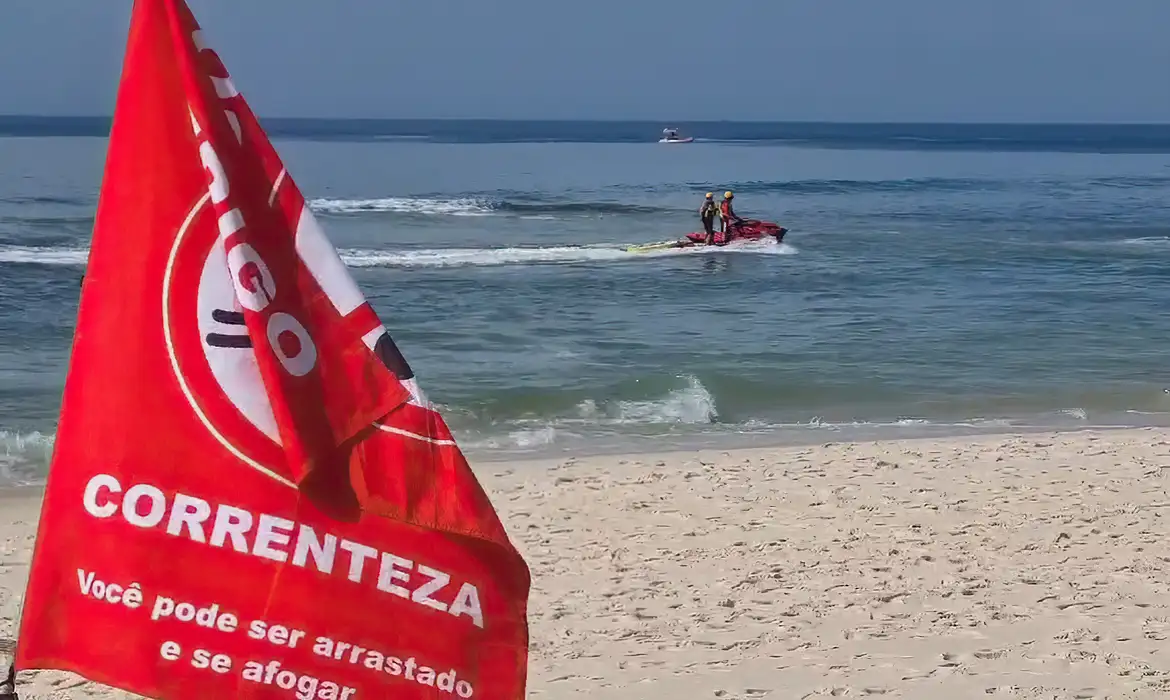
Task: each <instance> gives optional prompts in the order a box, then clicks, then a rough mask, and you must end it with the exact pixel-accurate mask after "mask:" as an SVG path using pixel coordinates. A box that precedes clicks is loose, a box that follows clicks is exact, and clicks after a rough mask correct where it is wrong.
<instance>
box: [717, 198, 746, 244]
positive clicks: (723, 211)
mask: <svg viewBox="0 0 1170 700" xmlns="http://www.w3.org/2000/svg"><path fill="white" fill-rule="evenodd" d="M734 198H735V195H734V194H732V193H731V192H730V191H727V192H724V193H723V203H722V204H720V205H719V223H720V226H719V229H720V231H722V232H723V242H724V243H730V242H731V235H732V233H733V231H732V228H731V227H732V226H735V225H737V224H739V222H740V221H743V219H740V218H739V217H738V216H736V215H735V210H734V209H732V207H731V200H732V199H734Z"/></svg>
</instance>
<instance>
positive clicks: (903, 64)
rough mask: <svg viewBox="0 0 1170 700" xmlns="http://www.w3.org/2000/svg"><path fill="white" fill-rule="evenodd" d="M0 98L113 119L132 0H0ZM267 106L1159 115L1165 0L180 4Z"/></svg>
mask: <svg viewBox="0 0 1170 700" xmlns="http://www.w3.org/2000/svg"><path fill="white" fill-rule="evenodd" d="M2 2H3V4H4V9H3V21H2V22H0V65H2V66H5V69H4V70H3V71H0V96H2V97H0V113H9V114H13V113H17V114H109V113H110V112H111V111H112V109H113V100H114V92H115V89H116V82H117V77H118V71H119V66H120V63H121V58H122V51H123V49H124V46H125V36H126V26H127V21H128V17H129V12H130V6H131V2H130V0H2ZM190 5H191V7H192V9H193V10H194V12H195V14H196V16H197V17H198V18H199V20H200V22H201V23H202V24H203V26H204V28H205V30H206V32H207V34H208V36H209V39H210V40H211V42H212V44H213V45H214V46H215V47H216V48H217V49H218V50H219V51H220V54H221V55H222V56H223V58H224V60H225V62H226V63H227V66H228V69H229V70H230V71H231V72H232V74H233V76H234V77H235V79H236V83H237V85H238V86H239V87H240V88H241V89H242V90H243V91H244V93H245V95H246V96H247V97H248V99H249V101H250V102H251V104H252V106H253V108H254V109H256V110H257V111H258V112H259V113H260V114H261V115H265V116H315V117H354V116H359V117H500V118H553V119H559V118H580V119H590V118H614V119H621V118H632V119H638V118H645V119H655V120H667V121H673V120H698V119H729V120H735V119H758V120H806V119H807V120H832V121H903V120H904V121H1076V122H1082V121H1108V122H1116V121H1146V122H1150V121H1152V122H1170V82H1168V81H1167V78H1166V70H1167V68H1166V67H1167V66H1168V65H1170V41H1167V40H1166V35H1167V31H1168V29H1167V28H1168V27H1170V0H1116V2H1105V1H1104V0H980V1H978V2H976V1H974V0H965V1H963V2H954V1H953V0H880V1H876V0H723V1H715V2H698V1H697V0H673V1H672V2H667V1H666V0H586V1H580V0H577V1H573V0H492V1H491V2H484V1H482V0H478V1H473V0H421V1H420V0H414V1H412V2H402V1H401V0H386V1H384V2H383V1H379V0H313V1H312V2H310V1H308V0H190Z"/></svg>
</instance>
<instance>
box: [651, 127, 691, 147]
mask: <svg viewBox="0 0 1170 700" xmlns="http://www.w3.org/2000/svg"><path fill="white" fill-rule="evenodd" d="M694 140H695V139H694V138H693V137H691V136H687V137H685V138H684V137H682V136H679V135H678V129H671V128H669V127H668V128H666V129H663V130H662V138H660V139H658V143H690V142H691V141H694Z"/></svg>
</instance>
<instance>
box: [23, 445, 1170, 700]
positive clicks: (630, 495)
mask: <svg viewBox="0 0 1170 700" xmlns="http://www.w3.org/2000/svg"><path fill="white" fill-rule="evenodd" d="M473 468H475V469H476V471H477V475H478V476H479V478H480V481H481V483H483V485H484V487H485V488H486V489H487V491H488V493H489V495H490V497H491V498H492V502H493V503H494V504H495V505H496V508H497V510H498V512H499V514H500V517H501V519H502V521H503V522H504V525H505V527H506V528H507V530H508V532H509V535H510V536H511V537H512V539H513V541H514V542H515V543H516V546H517V548H518V549H519V550H520V551H521V553H522V554H523V555H524V556H525V558H526V560H527V561H528V563H529V567H530V569H531V571H532V577H533V579H532V580H533V584H532V592H531V596H530V601H529V609H530V616H529V624H530V630H531V650H530V673H529V676H530V681H529V692H528V697H530V698H544V697H549V698H562V697H589V698H591V699H592V698H601V699H603V700H606V699H611V700H633V699H635V698H644V697H720V698H726V699H729V700H731V699H741V700H746V699H748V698H752V699H759V698H764V697H769V698H773V697H784V698H787V697H810V698H815V697H833V696H847V697H853V696H862V695H875V694H876V695H881V694H886V693H892V694H894V695H895V696H898V697H913V698H921V699H922V700H926V699H928V698H930V699H933V698H937V697H946V696H948V695H950V696H954V697H976V696H982V695H984V694H990V695H995V696H1000V697H1015V698H1041V697H1043V698H1053V697H1055V698H1074V697H1078V698H1091V697H1106V696H1113V697H1116V696H1119V695H1121V694H1124V693H1135V692H1136V693H1139V694H1143V693H1155V692H1165V691H1167V690H1170V652H1167V651H1166V650H1165V644H1164V641H1165V640H1166V639H1170V623H1168V622H1166V621H1167V620H1170V598H1168V597H1167V593H1170V582H1167V581H1166V578H1165V576H1164V575H1163V572H1164V570H1165V562H1166V561H1170V541H1168V540H1166V538H1165V537H1164V536H1163V534H1164V532H1165V528H1166V524H1165V522H1164V520H1165V518H1168V517H1170V430H1166V429H1159V428H1138V429H1104V430H1101V429H1098V430H1078V431H1060V432H1053V431H1049V432H1031V433H1026V434H1025V433H1011V434H996V435H979V436H963V437H949V438H938V437H919V438H910V439H900V440H876V441H858V442H848V441H837V442H822V443H820V444H815V445H804V446H786V447H769V446H761V447H751V448H739V449H730V450H725V449H718V448H715V449H707V450H700V451H689V450H688V451H677V450H670V451H667V450H658V451H654V452H644V453H641V454H625V455H591V456H583V455H582V456H570V455H565V456H559V457H551V458H539V459H530V460H516V461H514V462H512V463H498V462H485V461H483V460H474V461H473ZM40 494H41V489H40V488H38V487H23V488H16V489H0V506H3V507H0V639H11V638H12V636H13V635H14V631H15V615H16V612H17V610H18V601H19V596H20V595H21V591H22V590H23V585H24V579H25V577H26V576H27V561H28V557H29V555H30V548H31V545H32V541H33V537H34V534H35V527H36V521H37V518H38V515H39V504H40ZM70 678H72V677H68V676H64V675H62V674H60V673H55V672H38V673H25V674H22V675H21V677H20V685H19V687H18V689H19V692H20V693H21V698H22V700H35V699H37V698H45V699H46V700H47V699H48V698H53V699H54V700H75V699H76V700H80V699H81V698H97V699H98V700H121V699H122V698H129V697H131V696H129V695H126V694H124V693H120V692H117V691H112V690H108V689H104V688H101V687H98V686H94V685H92V684H88V683H77V682H76V680H75V679H74V680H69V679H70ZM75 683H76V684H75Z"/></svg>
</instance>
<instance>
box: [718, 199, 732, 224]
mask: <svg viewBox="0 0 1170 700" xmlns="http://www.w3.org/2000/svg"><path fill="white" fill-rule="evenodd" d="M719 216H721V217H722V218H723V219H724V220H725V221H730V220H731V219H733V218H735V212H734V211H732V209H731V200H730V199H725V200H723V201H722V202H720V204H719Z"/></svg>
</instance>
